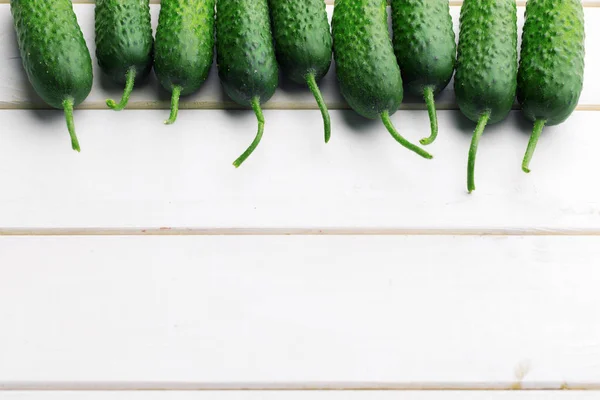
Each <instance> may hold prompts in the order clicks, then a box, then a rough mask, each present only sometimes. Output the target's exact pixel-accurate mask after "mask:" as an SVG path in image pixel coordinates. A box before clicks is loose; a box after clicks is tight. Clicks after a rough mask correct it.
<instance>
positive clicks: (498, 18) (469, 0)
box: [454, 0, 518, 193]
mask: <svg viewBox="0 0 600 400" xmlns="http://www.w3.org/2000/svg"><path fill="white" fill-rule="evenodd" d="M517 57H518V54H517V4H516V1H515V0H464V2H463V5H462V9H461V11H460V33H459V38H458V57H457V64H456V76H455V78H454V90H455V92H456V99H457V101H458V106H459V107H460V110H461V111H462V113H463V114H464V115H465V116H466V117H467V118H469V119H470V120H472V121H474V122H477V128H476V129H475V132H474V133H473V140H472V141H471V147H470V150H469V163H468V169H467V171H468V173H467V186H468V189H469V193H470V192H472V191H473V190H475V175H474V171H475V158H476V155H477V147H478V145H479V139H480V138H481V135H482V133H483V130H484V129H485V127H486V125H488V124H493V123H496V122H500V121H502V120H503V119H504V118H506V116H507V115H508V113H509V112H510V110H511V108H512V105H513V104H514V102H515V94H516V90H517Z"/></svg>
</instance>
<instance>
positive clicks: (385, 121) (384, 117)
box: [381, 111, 433, 160]
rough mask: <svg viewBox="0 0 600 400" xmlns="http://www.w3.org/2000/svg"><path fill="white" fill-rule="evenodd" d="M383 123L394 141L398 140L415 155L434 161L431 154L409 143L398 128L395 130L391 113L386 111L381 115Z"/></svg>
mask: <svg viewBox="0 0 600 400" xmlns="http://www.w3.org/2000/svg"><path fill="white" fill-rule="evenodd" d="M381 121H382V122H383V125H385V127H386V128H387V130H388V131H389V132H390V134H391V135H392V137H393V138H394V139H396V141H397V142H398V143H400V144H401V145H402V146H404V147H406V148H407V149H409V150H411V151H414V152H415V153H417V154H418V155H420V156H421V157H423V158H427V159H428V160H430V159H432V158H433V156H432V155H431V154H429V153H428V152H426V151H425V150H423V149H422V148H420V147H418V146H416V145H414V144H412V143H411V142H409V141H408V140H406V139H405V138H403V137H402V136H401V135H400V134H399V133H398V131H397V130H396V128H394V125H393V124H392V121H391V119H390V113H389V112H388V111H384V112H382V113H381Z"/></svg>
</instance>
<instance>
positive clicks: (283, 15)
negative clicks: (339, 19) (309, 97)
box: [269, 0, 333, 143]
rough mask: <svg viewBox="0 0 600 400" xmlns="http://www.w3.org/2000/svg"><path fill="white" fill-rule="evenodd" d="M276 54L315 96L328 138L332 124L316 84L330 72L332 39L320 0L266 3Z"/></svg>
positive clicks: (286, 69) (286, 72) (293, 78)
mask: <svg viewBox="0 0 600 400" xmlns="http://www.w3.org/2000/svg"><path fill="white" fill-rule="evenodd" d="M269 8H270V10H271V21H272V23H273V37H274V38H275V53H276V55H277V61H278V62H279V65H280V66H281V69H282V71H283V73H284V75H286V76H287V77H289V79H290V80H291V81H293V82H295V83H298V84H305V85H308V87H309V88H310V90H311V92H312V93H313V95H314V96H315V99H316V101H317V104H318V105H319V109H320V110H321V114H322V115H323V124H324V129H325V143H327V142H329V139H330V138H331V121H330V117H329V112H328V111H327V106H326V105H325V101H324V100H323V96H322V95H321V91H320V90H319V86H318V85H317V82H318V81H320V80H321V79H322V78H323V77H324V76H325V75H326V74H327V72H328V71H329V68H330V66H331V57H332V45H333V44H332V39H331V32H330V27H329V19H328V17H327V8H326V6H325V2H324V1H323V0H293V1H290V0H269Z"/></svg>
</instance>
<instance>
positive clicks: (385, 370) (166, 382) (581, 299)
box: [0, 236, 600, 389]
mask: <svg viewBox="0 0 600 400" xmlns="http://www.w3.org/2000/svg"><path fill="white" fill-rule="evenodd" d="M599 244H600V239H599V238H598V237H544V236H541V237H496V236H489V237H476V236H473V237H464V236H460V237H452V236H333V237H332V236H184V237H181V236H170V237H165V236H153V237H139V236H135V237H117V236H109V237H3V238H0V265H1V267H0V268H1V269H0V271H1V275H2V279H1V280H0V294H1V298H2V301H0V321H2V324H3V326H5V327H8V328H9V329H3V330H0V354H1V355H2V356H1V357H0V381H2V384H3V385H5V386H6V387H9V388H10V387H14V388H19V387H22V386H21V385H25V386H26V387H27V382H34V383H35V382H50V383H54V384H56V385H57V386H59V387H69V385H76V384H80V385H83V386H84V387H90V386H91V387H95V386H96V385H100V387H102V385H108V386H109V387H113V388H121V387H131V386H134V387H137V386H139V387H145V388H149V389H153V388H154V389H161V388H175V389H177V388H181V387H182V386H180V385H184V386H183V387H191V388H207V389H209V388H211V387H220V388H223V387H227V388H231V387H233V388H239V387H247V386H250V387H259V388H261V387H270V388H277V387H287V388H289V387H305V386H309V387H310V386H314V387H331V386H332V387H355V386H358V387H392V388H396V387H398V388H406V387H408V388H414V387H459V388H460V387H469V388H473V387H475V388H477V387H495V388H512V387H514V386H515V385H518V387H523V388H554V389H557V388H560V387H562V386H564V385H568V386H572V387H587V386H589V385H591V386H592V387H596V386H595V385H598V383H599V381H598V376H600V363H599V360H600V358H599V357H600V318H599V317H598V312H597V308H598V281H599V280H600V269H598V267H597V264H596V263H595V262H591V261H592V260H598V259H599V257H600V246H599ZM36 385H39V383H38V384H36ZM185 385H189V386H185ZM34 386H35V385H34Z"/></svg>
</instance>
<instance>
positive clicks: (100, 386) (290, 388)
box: [0, 382, 600, 392]
mask: <svg viewBox="0 0 600 400" xmlns="http://www.w3.org/2000/svg"><path fill="white" fill-rule="evenodd" d="M566 390H568V391H600V384H598V383H580V384H574V385H571V384H567V383H552V382H528V383H527V386H526V387H523V385H522V384H521V383H520V382H515V383H510V382H507V383H503V382H496V383H418V382H415V383H406V384H394V383H345V382H339V383H335V382H334V383H310V382H307V383H244V382H231V383H220V384H215V383H213V384H211V383H192V382H172V383H170V382H156V383H144V382H137V383H136V382H131V383H129V382H80V383H72V382H52V383H41V382H0V392H2V391H82V392H86V391H115V392H136V391H173V392H175V391H179V392H183V391H198V392H200V391H215V392H218V391H221V392H237V391H256V392H266V391H281V392H284V391H285V392H311V391H320V392H324V391H337V392H341V391H431V392H438V391H439V392H441V391H507V392H508V391H566Z"/></svg>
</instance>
